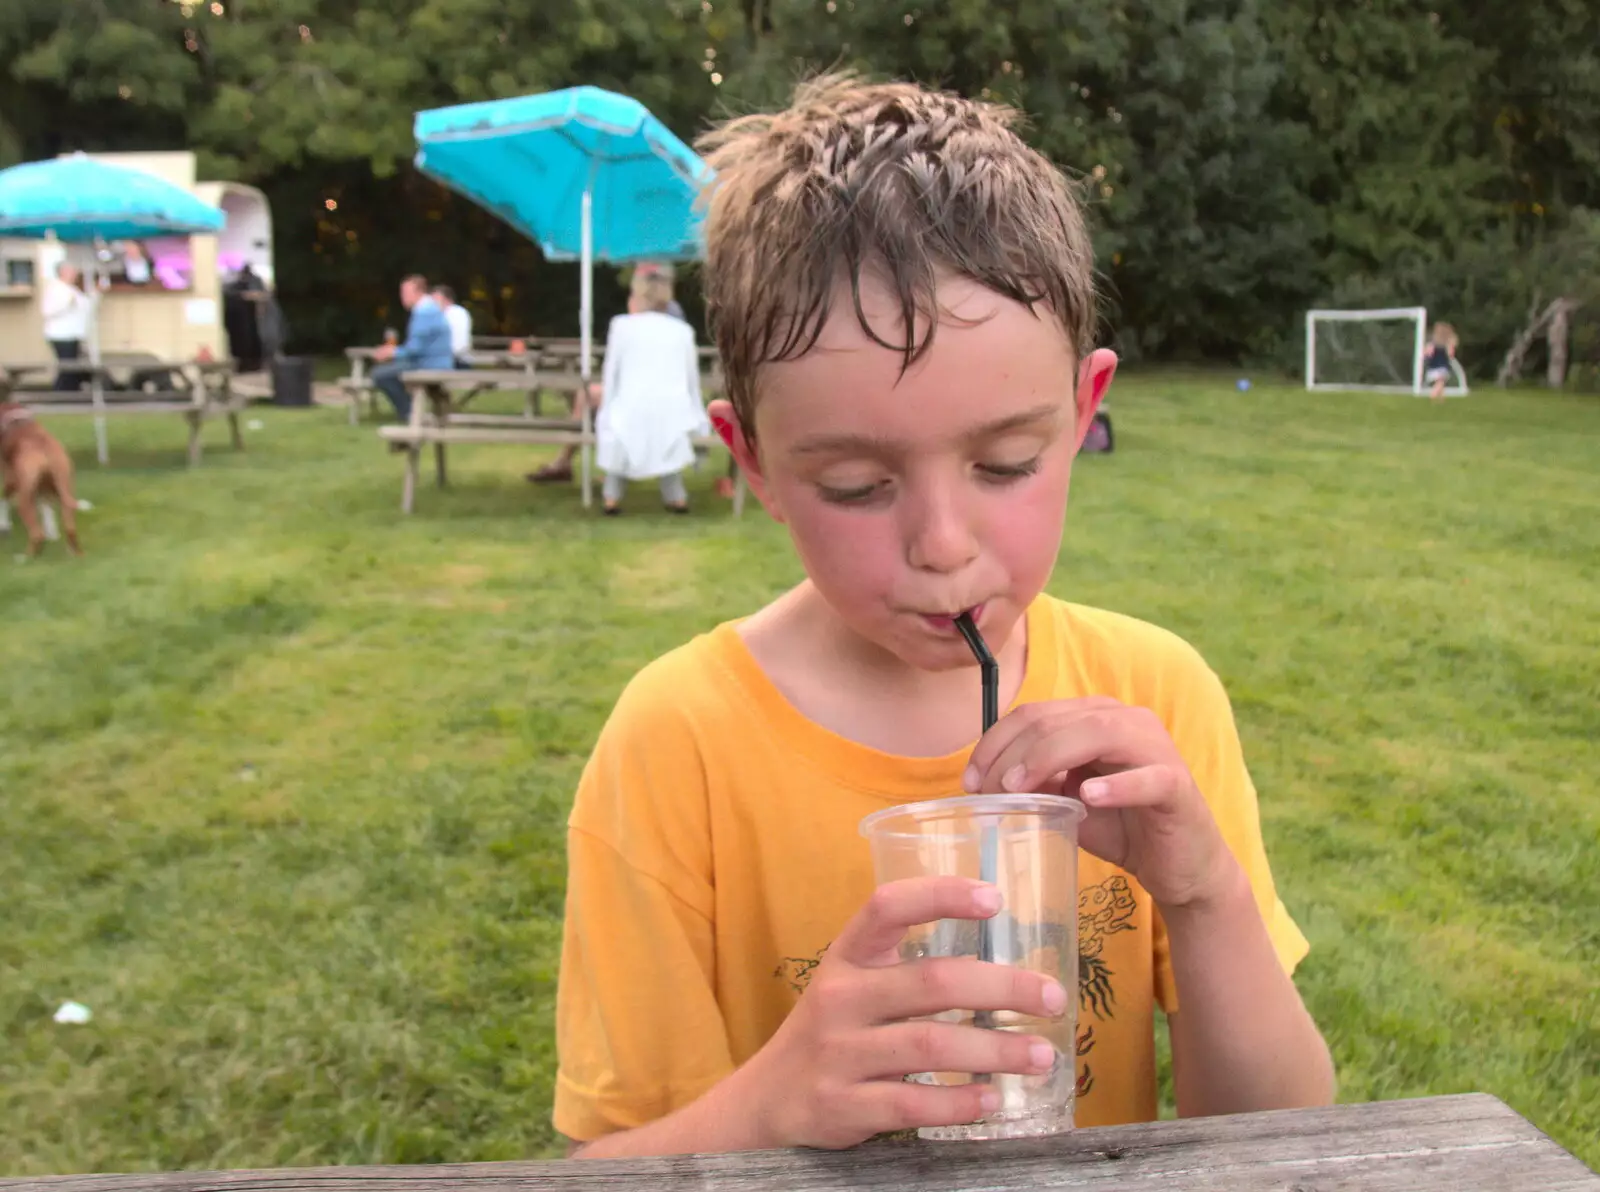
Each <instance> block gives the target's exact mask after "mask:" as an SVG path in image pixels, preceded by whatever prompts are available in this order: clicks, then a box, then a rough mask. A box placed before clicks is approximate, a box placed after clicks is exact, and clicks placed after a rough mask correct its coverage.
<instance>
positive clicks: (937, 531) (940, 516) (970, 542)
mask: <svg viewBox="0 0 1600 1192" xmlns="http://www.w3.org/2000/svg"><path fill="white" fill-rule="evenodd" d="M905 536H906V562H908V563H909V564H910V565H911V566H912V567H915V568H916V569H917V570H918V571H936V572H940V573H949V572H953V571H960V570H961V569H962V568H963V567H965V566H967V564H969V563H971V562H972V561H973V559H975V558H977V557H978V539H977V536H976V535H975V534H974V533H973V529H972V524H971V521H970V520H969V519H968V518H967V516H966V515H965V513H964V511H963V510H962V509H961V507H960V504H959V503H958V502H956V501H954V500H952V499H951V498H950V497H948V496H941V495H940V494H937V493H933V494H928V495H926V496H924V497H922V498H921V499H920V500H917V501H915V502H913V503H911V507H910V508H909V509H907V519H906V531H905Z"/></svg>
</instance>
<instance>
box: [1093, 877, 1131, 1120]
mask: <svg viewBox="0 0 1600 1192" xmlns="http://www.w3.org/2000/svg"><path fill="white" fill-rule="evenodd" d="M1137 909H1138V904H1137V903H1136V902H1135V901H1134V897H1133V887H1132V886H1130V885H1129V884H1128V879H1127V878H1125V877H1123V876H1122V875H1121V874H1118V875H1116V876H1114V877H1108V878H1106V880H1105V881H1103V882H1100V883H1098V884H1096V885H1093V886H1085V887H1084V888H1083V889H1082V890H1079V891H1078V1096H1079V1097H1086V1096H1088V1095H1089V1093H1090V1092H1092V1091H1093V1090H1094V1069H1093V1068H1091V1067H1090V1065H1089V1062H1088V1060H1087V1059H1085V1058H1084V1057H1085V1056H1087V1055H1088V1054H1089V1053H1090V1052H1091V1051H1093V1050H1094V1024H1093V1023H1090V1024H1088V1025H1085V1024H1084V1021H1083V1015H1084V1013H1085V1012H1087V1013H1089V1014H1093V1015H1094V1016H1095V1017H1096V1018H1098V1019H1100V1020H1102V1021H1104V1020H1105V1019H1107V1018H1113V1017H1115V1016H1116V1010H1115V1006H1116V1004H1117V995H1116V990H1115V989H1113V988H1112V984H1111V979H1112V977H1113V976H1115V973H1113V972H1112V969H1111V966H1110V965H1109V964H1107V963H1106V961H1105V956H1104V952H1105V947H1106V937H1107V936H1112V935H1116V934H1118V933H1119V932H1123V931H1136V930H1138V926H1137V924H1135V923H1133V922H1132V919H1133V915H1134V911H1135V910H1137Z"/></svg>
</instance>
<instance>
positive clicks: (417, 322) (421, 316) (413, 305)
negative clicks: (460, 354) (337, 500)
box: [372, 273, 456, 450]
mask: <svg viewBox="0 0 1600 1192" xmlns="http://www.w3.org/2000/svg"><path fill="white" fill-rule="evenodd" d="M400 305H402V306H404V307H405V308H406V310H408V311H410V312H411V315H410V318H409V319H408V320H407V322H406V339H405V342H404V343H402V344H384V345H383V346H382V347H380V348H379V349H378V350H377V351H376V352H375V353H373V356H372V358H373V359H374V360H376V361H378V362H379V363H378V367H377V368H374V369H373V370H372V383H373V385H375V386H376V387H377V388H379V389H381V390H382V391H383V395H384V396H385V397H387V398H388V399H389V404H390V405H392V406H393V407H394V412H395V415H396V417H398V418H399V419H400V421H401V422H409V421H411V394H410V392H409V391H408V390H407V389H406V387H405V384H404V383H403V382H402V381H401V380H400V374H401V373H404V372H409V371H411V370H412V369H419V368H454V367H455V366H456V356H455V353H454V352H453V351H451V349H450V325H449V324H448V323H446V322H445V318H444V311H442V310H440V309H439V304H438V303H437V302H435V301H434V300H433V298H432V297H431V296H430V295H429V293H428V279H427V278H425V277H423V276H422V274H420V273H413V274H412V275H411V276H410V277H408V278H406V279H405V280H404V281H402V282H401V283H400ZM395 446H397V447H400V448H401V450H404V447H403V445H401V444H395Z"/></svg>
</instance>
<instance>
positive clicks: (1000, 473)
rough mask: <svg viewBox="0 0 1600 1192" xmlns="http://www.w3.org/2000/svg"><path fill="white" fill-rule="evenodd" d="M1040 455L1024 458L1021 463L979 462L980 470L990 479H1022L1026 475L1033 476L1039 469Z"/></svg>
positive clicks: (1002, 480)
mask: <svg viewBox="0 0 1600 1192" xmlns="http://www.w3.org/2000/svg"><path fill="white" fill-rule="evenodd" d="M1039 459H1040V457H1039V456H1037V455H1036V456H1034V457H1033V458H1032V459H1028V460H1023V461H1022V462H1021V463H1019V464H979V465H978V472H979V473H980V474H981V475H983V476H984V477H985V478H987V479H989V480H994V481H999V482H1002V483H1003V482H1005V481H1007V480H1021V479H1022V478H1023V477H1024V476H1032V475H1033V474H1034V473H1035V472H1037V471H1038V470H1039Z"/></svg>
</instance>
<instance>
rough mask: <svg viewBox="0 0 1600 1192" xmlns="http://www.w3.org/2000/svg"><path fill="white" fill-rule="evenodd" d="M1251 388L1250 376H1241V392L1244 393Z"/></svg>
mask: <svg viewBox="0 0 1600 1192" xmlns="http://www.w3.org/2000/svg"><path fill="white" fill-rule="evenodd" d="M1249 388H1250V378H1249V377H1240V378H1239V392H1240V393H1244V392H1246V391H1248V390H1249Z"/></svg>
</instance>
